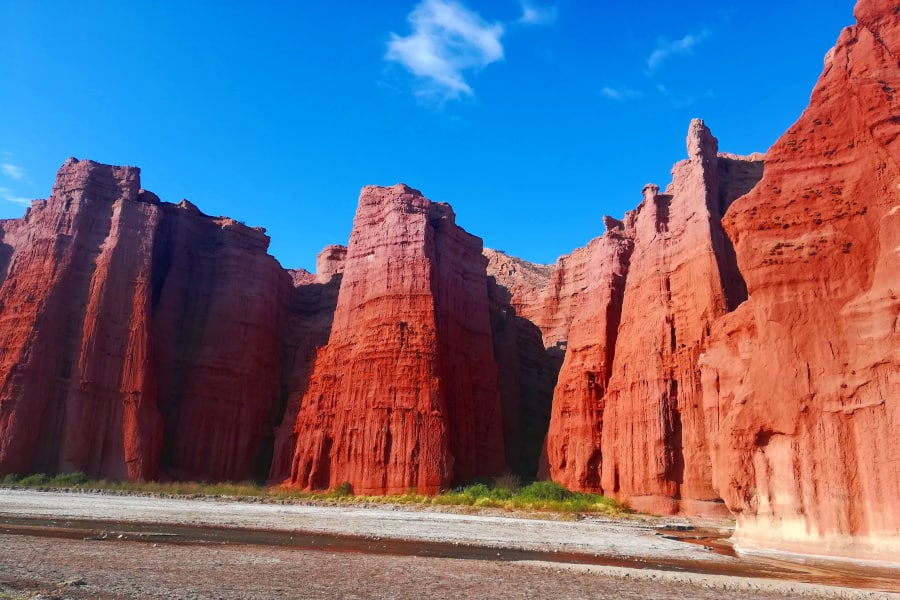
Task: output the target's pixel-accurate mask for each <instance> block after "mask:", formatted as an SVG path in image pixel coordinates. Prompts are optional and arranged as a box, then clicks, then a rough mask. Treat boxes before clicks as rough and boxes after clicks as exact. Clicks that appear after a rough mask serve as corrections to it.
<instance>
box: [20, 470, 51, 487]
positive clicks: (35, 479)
mask: <svg viewBox="0 0 900 600" xmlns="http://www.w3.org/2000/svg"><path fill="white" fill-rule="evenodd" d="M48 483H50V478H49V477H48V476H47V475H44V474H43V473H35V474H34V475H29V476H28V477H25V478H23V479H21V480H20V481H19V485H24V486H26V487H38V486H42V485H47V484H48Z"/></svg>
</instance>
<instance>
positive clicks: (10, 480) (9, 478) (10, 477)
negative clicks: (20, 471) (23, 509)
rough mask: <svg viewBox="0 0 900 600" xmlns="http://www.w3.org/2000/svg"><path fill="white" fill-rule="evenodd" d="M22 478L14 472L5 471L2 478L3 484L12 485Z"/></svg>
mask: <svg viewBox="0 0 900 600" xmlns="http://www.w3.org/2000/svg"><path fill="white" fill-rule="evenodd" d="M21 479H22V476H21V475H17V474H15V473H7V475H6V477H4V478H3V484H4V485H14V484H16V483H19V480H21Z"/></svg>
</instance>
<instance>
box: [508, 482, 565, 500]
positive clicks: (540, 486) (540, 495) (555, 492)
mask: <svg viewBox="0 0 900 600" xmlns="http://www.w3.org/2000/svg"><path fill="white" fill-rule="evenodd" d="M519 497H520V498H522V499H523V500H534V501H538V502H546V501H555V502H562V501H563V500H568V499H569V498H571V497H572V492H570V491H569V490H568V489H566V488H565V487H563V486H561V485H560V484H558V483H555V482H553V481H535V482H534V483H532V484H529V485H527V486H525V487H524V488H522V489H521V490H520V491H519Z"/></svg>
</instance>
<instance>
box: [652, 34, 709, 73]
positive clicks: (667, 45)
mask: <svg viewBox="0 0 900 600" xmlns="http://www.w3.org/2000/svg"><path fill="white" fill-rule="evenodd" d="M708 36H709V30H707V29H704V30H702V31H701V32H700V33H696V34H693V33H691V34H688V35H686V36H684V37H683V38H681V39H680V40H674V41H668V40H663V39H661V40H659V41H658V42H657V43H656V49H655V50H654V51H653V52H651V53H650V56H649V57H648V58H647V68H648V69H650V70H651V71H653V70H655V69H657V68H659V67H660V66H661V65H662V64H663V63H664V62H665V61H666V59H667V58H669V57H670V56H672V55H673V54H690V53H691V52H693V49H694V46H696V45H697V44H699V43H700V42H702V41H703V40H705V39H706V38H707V37H708Z"/></svg>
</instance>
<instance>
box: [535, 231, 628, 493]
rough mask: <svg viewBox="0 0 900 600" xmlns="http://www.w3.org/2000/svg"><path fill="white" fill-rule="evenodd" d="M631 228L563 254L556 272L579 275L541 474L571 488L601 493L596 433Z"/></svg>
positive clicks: (600, 420) (599, 428)
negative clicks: (581, 286)
mask: <svg viewBox="0 0 900 600" xmlns="http://www.w3.org/2000/svg"><path fill="white" fill-rule="evenodd" d="M633 237H634V236H633V232H631V231H628V232H626V231H625V229H624V226H622V225H621V224H619V226H614V227H613V229H611V230H609V231H607V233H606V234H605V235H603V237H599V238H596V239H594V240H592V241H591V242H590V244H588V245H587V247H585V248H580V249H578V250H576V251H575V252H573V253H572V254H570V255H569V256H566V257H563V258H561V259H560V260H559V262H558V263H557V266H558V267H557V268H558V269H559V271H563V272H565V273H571V272H573V271H574V272H575V273H579V277H578V280H580V281H582V282H583V285H584V288H583V289H579V290H578V292H577V296H576V297H577V298H578V303H577V304H576V303H570V304H572V305H573V306H577V309H575V310H574V311H573V312H574V314H573V320H572V322H571V330H570V332H569V334H568V336H567V338H568V339H567V340H566V346H567V350H566V354H565V360H564V362H563V364H562V369H561V371H560V377H559V380H558V382H557V385H556V388H555V392H554V394H553V404H552V406H553V409H552V416H551V422H550V428H549V432H548V434H547V441H546V461H547V465H546V466H547V470H546V472H544V473H542V475H544V476H550V477H552V479H553V480H554V481H556V482H558V483H561V484H563V485H565V486H566V487H568V488H570V489H578V490H588V491H593V492H600V491H602V487H601V485H600V464H601V459H602V455H601V448H600V445H601V432H602V430H603V412H604V409H605V406H606V401H605V395H606V389H607V387H608V385H609V378H610V376H611V375H612V372H613V371H612V369H613V358H614V356H615V348H616V339H617V334H618V329H619V320H620V318H621V314H622V298H623V296H624V293H625V277H626V275H627V273H628V264H629V261H630V259H631V253H632V251H633V249H634V239H633Z"/></svg>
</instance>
